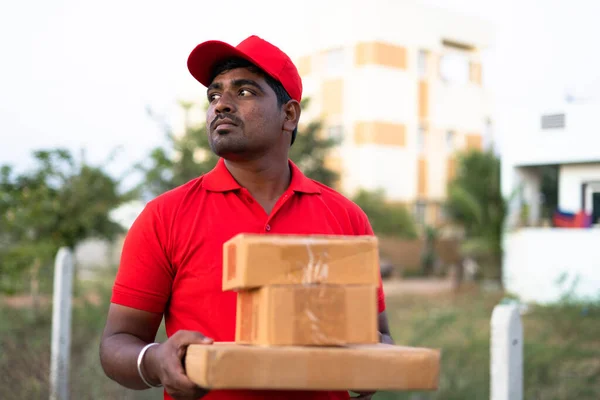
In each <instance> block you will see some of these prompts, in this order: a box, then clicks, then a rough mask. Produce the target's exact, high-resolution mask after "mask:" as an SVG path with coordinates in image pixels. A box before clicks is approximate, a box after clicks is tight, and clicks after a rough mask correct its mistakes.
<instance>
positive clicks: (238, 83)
mask: <svg viewBox="0 0 600 400" xmlns="http://www.w3.org/2000/svg"><path fill="white" fill-rule="evenodd" d="M231 84H232V85H233V86H234V87H240V86H245V85H248V86H254V87H255V88H257V89H258V90H260V91H261V92H264V89H263V88H262V86H261V85H260V84H259V83H258V82H256V81H254V80H252V79H235V80H234V81H233V82H231Z"/></svg>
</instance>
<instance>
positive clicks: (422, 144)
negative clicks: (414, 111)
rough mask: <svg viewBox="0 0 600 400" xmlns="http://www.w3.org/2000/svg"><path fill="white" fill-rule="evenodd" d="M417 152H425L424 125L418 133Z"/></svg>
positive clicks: (420, 126)
mask: <svg viewBox="0 0 600 400" xmlns="http://www.w3.org/2000/svg"><path fill="white" fill-rule="evenodd" d="M417 151H418V152H419V153H424V152H425V127H424V126H423V125H419V129H418V131H417Z"/></svg>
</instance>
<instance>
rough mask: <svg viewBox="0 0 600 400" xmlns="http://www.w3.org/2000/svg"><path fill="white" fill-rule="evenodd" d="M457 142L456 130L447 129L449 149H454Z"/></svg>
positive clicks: (447, 145) (447, 146)
mask: <svg viewBox="0 0 600 400" xmlns="http://www.w3.org/2000/svg"><path fill="white" fill-rule="evenodd" d="M455 142H456V134H455V133H454V131H447V132H446V148H447V149H448V151H453V150H454V148H455V146H456V145H455Z"/></svg>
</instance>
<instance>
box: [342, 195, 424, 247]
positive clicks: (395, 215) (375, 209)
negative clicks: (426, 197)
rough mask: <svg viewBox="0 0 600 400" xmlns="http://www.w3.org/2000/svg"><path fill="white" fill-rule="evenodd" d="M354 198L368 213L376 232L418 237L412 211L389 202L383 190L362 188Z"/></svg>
mask: <svg viewBox="0 0 600 400" xmlns="http://www.w3.org/2000/svg"><path fill="white" fill-rule="evenodd" d="M352 200H353V201H354V202H355V203H356V204H358V206H359V207H360V208H362V210H363V211H364V212H365V213H366V214H367V216H368V217H369V221H370V222H371V226H372V227H373V230H374V231H375V233H377V234H383V235H390V236H399V237H403V238H407V239H415V238H416V237H417V229H416V227H415V222H414V220H413V218H412V216H411V214H410V212H409V211H408V210H407V209H406V207H404V206H403V205H401V204H390V203H388V202H387V201H386V199H385V194H384V192H383V191H381V190H378V191H374V192H369V191H366V190H360V191H359V192H358V193H357V194H356V195H355V196H354V197H353V199H352Z"/></svg>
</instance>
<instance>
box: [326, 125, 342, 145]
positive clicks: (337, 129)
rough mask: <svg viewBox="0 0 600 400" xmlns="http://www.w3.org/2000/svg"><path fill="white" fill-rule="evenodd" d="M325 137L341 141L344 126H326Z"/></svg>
mask: <svg viewBox="0 0 600 400" xmlns="http://www.w3.org/2000/svg"><path fill="white" fill-rule="evenodd" d="M327 138H328V139H333V140H335V141H337V142H338V143H342V142H343V141H344V127H343V126H342V125H331V126H330V127H329V128H327Z"/></svg>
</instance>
